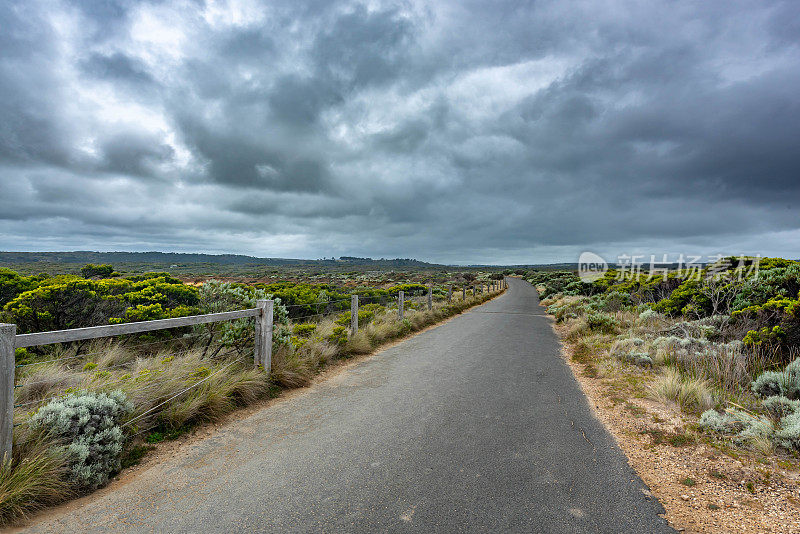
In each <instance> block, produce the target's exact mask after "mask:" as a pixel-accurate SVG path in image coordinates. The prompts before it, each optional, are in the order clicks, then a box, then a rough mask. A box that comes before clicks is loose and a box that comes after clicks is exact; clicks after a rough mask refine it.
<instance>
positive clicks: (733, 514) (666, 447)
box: [551, 319, 800, 534]
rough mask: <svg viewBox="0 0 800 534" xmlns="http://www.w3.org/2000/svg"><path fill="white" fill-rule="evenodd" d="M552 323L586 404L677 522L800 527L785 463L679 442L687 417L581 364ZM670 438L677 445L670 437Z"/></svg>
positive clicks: (798, 497)
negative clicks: (629, 393)
mask: <svg viewBox="0 0 800 534" xmlns="http://www.w3.org/2000/svg"><path fill="white" fill-rule="evenodd" d="M551 321H552V319H551ZM552 324H553V327H554V329H555V330H556V332H557V333H559V335H560V337H561V339H562V347H563V350H562V354H563V356H564V359H565V361H566V362H567V364H568V365H569V366H570V368H571V369H572V372H573V375H574V376H575V378H576V379H577V381H578V383H579V384H580V385H581V388H582V389H583V392H584V393H585V394H586V396H587V398H588V400H589V404H590V406H591V408H592V410H593V411H594V413H595V415H596V416H597V418H598V419H599V420H600V421H601V422H602V423H603V424H604V425H605V426H606V428H607V429H608V430H609V431H610V432H611V434H612V435H613V436H614V438H615V439H616V441H617V443H618V444H619V446H620V448H621V449H622V450H623V451H624V452H625V454H626V456H627V457H628V461H629V464H630V465H631V467H632V468H633V469H634V470H636V472H637V473H638V474H639V476H640V477H641V478H642V480H643V481H644V482H645V484H647V485H648V487H649V488H650V490H651V491H652V493H653V494H654V495H655V497H657V498H658V500H659V501H660V502H661V503H662V504H663V506H664V508H665V509H666V519H667V520H668V521H669V523H670V524H671V525H672V526H673V527H674V528H675V529H677V530H678V531H682V532H687V533H701V532H702V533H706V532H714V533H716V532H737V533H741V532H748V533H751V532H752V533H756V532H757V533H787V534H788V533H800V513H798V512H800V494H799V493H798V488H799V487H800V486H799V485H798V480H800V476H798V472H797V470H796V469H791V468H788V469H787V468H785V467H783V466H782V465H781V462H779V461H778V459H770V460H765V459H763V458H762V459H760V460H759V459H758V458H756V457H755V456H754V455H749V454H747V453H744V452H743V453H741V454H739V453H738V452H734V453H733V456H731V455H728V454H725V453H724V452H721V451H720V450H719V449H718V448H715V447H713V446H711V445H709V444H707V443H704V442H702V441H701V442H694V440H691V441H692V442H691V443H689V444H683V443H681V441H680V437H681V436H685V435H689V436H693V435H696V434H695V433H694V432H693V431H692V430H691V429H690V428H688V425H690V424H691V423H692V422H693V420H691V419H690V418H688V417H687V416H685V415H684V414H682V413H681V412H680V410H679V409H678V407H677V406H676V405H674V404H664V403H662V402H659V401H655V400H651V399H647V398H635V397H628V396H625V395H624V393H623V392H620V391H619V389H618V384H617V385H612V383H611V381H610V380H608V379H604V378H593V377H592V376H591V373H586V367H587V366H586V365H584V364H582V363H577V362H575V361H573V360H572V357H571V356H572V351H573V347H572V346H571V345H570V344H569V343H567V342H566V341H563V335H561V334H562V333H563V329H562V328H561V327H559V326H557V325H555V323H554V322H553V323H552ZM643 373H644V371H643ZM676 438H677V439H676ZM670 439H672V440H673V443H674V444H677V445H679V446H674V445H673V444H670V443H669V440H670ZM734 456H735V457H734Z"/></svg>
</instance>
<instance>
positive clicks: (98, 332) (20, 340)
mask: <svg viewBox="0 0 800 534" xmlns="http://www.w3.org/2000/svg"><path fill="white" fill-rule="evenodd" d="M259 315H261V308H248V309H246V310H236V311H230V312H219V313H207V314H205V315H189V316H187V317H175V318H173V319H155V320H153V321H139V322H135V323H122V324H110V325H103V326H89V327H86V328H73V329H72V330H54V331H52V332H36V333H33V334H18V335H16V336H14V347H15V348H17V349H21V348H25V347H34V346H37V345H52V344H53V343H69V342H71V341H84V340H87V339H97V338H101V337H113V336H123V335H126V334H141V333H142V332H152V331H154V330H167V329H169V328H179V327H182V326H194V325H198V324H206V323H218V322H222V321H231V320H234V319H243V318H245V317H257V316H259Z"/></svg>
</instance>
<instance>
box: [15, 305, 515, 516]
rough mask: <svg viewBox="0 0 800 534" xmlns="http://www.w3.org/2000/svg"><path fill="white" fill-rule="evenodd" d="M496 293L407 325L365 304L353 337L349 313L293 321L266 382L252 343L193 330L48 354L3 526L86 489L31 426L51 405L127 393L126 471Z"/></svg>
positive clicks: (417, 314) (27, 402) (408, 318)
mask: <svg viewBox="0 0 800 534" xmlns="http://www.w3.org/2000/svg"><path fill="white" fill-rule="evenodd" d="M499 294H501V292H495V293H490V294H486V293H484V294H478V295H476V296H467V298H466V299H464V300H461V299H460V298H458V296H456V295H454V299H453V301H452V303H447V302H446V301H444V300H438V301H435V302H434V305H433V308H432V309H431V310H428V309H427V305H426V304H424V303H420V302H414V301H409V302H407V305H406V310H405V319H404V320H402V321H400V320H399V319H398V316H397V310H396V308H393V307H391V306H389V307H387V306H379V305H369V306H364V313H365V315H364V323H362V325H361V328H360V329H359V332H358V334H356V335H354V336H349V335H348V331H349V327H348V325H347V324H346V321H345V320H344V319H345V317H346V315H347V314H342V315H340V316H338V317H337V316H333V317H324V318H322V319H321V320H318V321H316V322H310V323H297V324H292V323H291V322H290V323H289V324H288V325H284V327H283V328H284V330H285V332H287V333H290V335H284V336H282V337H281V338H280V339H279V341H278V342H276V344H275V345H274V347H273V368H272V372H271V373H270V374H267V373H265V372H264V370H263V369H257V368H253V366H252V346H251V345H250V344H248V343H246V342H245V343H232V344H220V343H212V340H214V339H215V338H214V336H205V337H204V336H202V335H199V334H198V333H197V332H195V333H187V334H185V337H180V338H177V339H173V340H170V341H169V343H168V346H166V345H167V344H165V343H162V342H161V341H153V342H151V343H144V344H139V345H136V346H131V345H130V344H126V343H125V342H110V341H97V342H93V343H90V344H88V345H85V346H82V347H81V352H80V353H79V354H73V353H72V352H68V350H72V349H64V352H63V353H59V352H55V353H49V354H48V355H47V359H46V360H42V361H35V362H34V363H35V364H34V365H30V366H29V367H24V368H23V370H22V372H21V374H20V376H19V379H18V384H17V386H18V387H17V388H16V392H15V395H16V399H15V402H16V404H17V406H16V409H15V424H16V425H17V426H16V427H15V432H14V441H15V443H14V457H13V458H12V459H11V461H10V462H8V463H6V464H5V465H2V466H0V522H2V523H3V524H8V523H10V522H13V521H15V520H18V519H20V518H22V517H25V516H26V515H28V514H30V513H31V512H34V511H36V510H39V509H41V508H43V507H46V506H50V505H52V504H55V503H58V502H61V501H63V500H65V499H67V498H69V497H72V496H75V495H76V494H78V493H80V492H81V491H83V490H81V489H79V488H77V487H76V486H75V484H74V483H73V481H72V480H71V476H70V470H69V467H68V463H69V462H68V459H67V457H66V454H65V449H64V447H63V445H64V444H63V443H62V442H60V441H59V440H58V438H57V437H55V436H54V435H53V434H52V433H50V434H48V433H45V432H42V431H41V430H36V429H34V428H32V427H30V426H29V425H28V421H29V420H31V418H32V417H33V418H35V417H36V414H37V411H39V410H40V409H41V407H42V406H48V405H49V404H48V403H51V402H53V401H52V399H56V402H58V399H60V398H63V397H64V396H65V395H70V394H75V393H78V392H80V393H81V394H82V393H84V392H90V393H96V394H101V393H102V392H111V391H121V392H123V393H124V397H125V398H126V399H127V400H128V401H130V402H131V403H132V410H131V412H130V413H129V414H128V415H127V416H126V417H125V419H124V420H122V421H120V423H121V424H120V428H121V430H122V432H123V434H124V438H123V439H122V440H121V443H123V444H124V450H123V451H122V454H121V465H122V467H125V466H129V465H134V464H135V463H137V462H138V461H139V460H140V459H141V458H142V456H143V455H144V454H146V453H147V451H148V450H149V448H150V447H152V444H153V443H158V442H159V441H163V440H165V439H173V438H174V437H176V436H179V435H181V434H183V433H185V432H186V431H187V430H188V429H191V428H194V427H196V426H197V425H201V424H203V423H206V422H209V421H214V420H218V419H219V418H220V417H222V416H224V415H226V414H228V413H230V412H232V411H234V410H236V409H237V408H240V407H243V406H246V405H248V404H252V403H253V402H255V401H257V400H259V399H263V398H266V397H269V396H275V395H277V394H278V393H279V392H280V391H281V390H282V389H288V388H296V387H303V386H305V385H307V384H309V383H310V381H311V380H312V379H313V377H314V376H315V375H316V374H318V373H319V372H321V371H322V370H323V369H324V368H325V367H326V365H328V364H329V363H331V362H333V361H335V360H339V359H343V358H349V357H352V356H355V355H363V354H368V353H370V352H372V351H374V350H375V349H376V348H378V347H380V346H381V345H383V344H385V343H387V342H390V341H393V340H397V339H400V338H402V337H404V336H407V335H409V334H412V333H414V332H417V331H420V330H422V329H424V328H426V327H428V326H430V325H433V324H435V323H438V322H440V321H442V320H444V319H446V318H448V317H451V316H454V315H456V314H459V313H461V312H462V311H464V310H466V309H468V308H471V307H473V306H476V305H478V304H481V303H483V302H485V301H487V300H489V299H491V298H494V297H495V296H497V295H499ZM360 322H361V321H360ZM245 338H246V339H250V338H247V337H245ZM216 339H220V338H219V336H218V337H217V338H216ZM76 417H77V416H76ZM112 474H113V473H112Z"/></svg>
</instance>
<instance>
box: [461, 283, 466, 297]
mask: <svg viewBox="0 0 800 534" xmlns="http://www.w3.org/2000/svg"><path fill="white" fill-rule="evenodd" d="M461 300H467V286H461Z"/></svg>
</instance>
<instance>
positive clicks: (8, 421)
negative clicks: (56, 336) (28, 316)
mask: <svg viewBox="0 0 800 534" xmlns="http://www.w3.org/2000/svg"><path fill="white" fill-rule="evenodd" d="M16 335H17V325H13V324H5V323H0V462H2V463H9V462H11V443H12V436H13V433H14V370H15V362H14V336H16Z"/></svg>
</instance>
